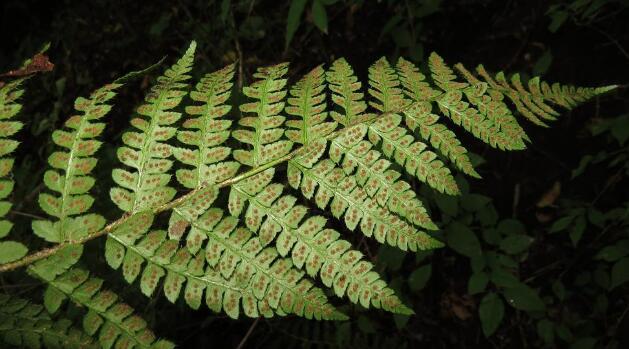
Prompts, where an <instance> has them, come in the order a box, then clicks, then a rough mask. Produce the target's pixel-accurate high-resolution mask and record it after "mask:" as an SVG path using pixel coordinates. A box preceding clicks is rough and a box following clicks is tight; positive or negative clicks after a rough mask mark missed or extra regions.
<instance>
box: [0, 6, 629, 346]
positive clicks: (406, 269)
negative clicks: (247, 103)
mask: <svg viewBox="0 0 629 349" xmlns="http://www.w3.org/2000/svg"><path fill="white" fill-rule="evenodd" d="M293 3H295V4H297V5H295V6H293V7H292V9H289V6H288V5H284V4H280V2H276V1H242V2H240V1H232V2H229V1H223V2H221V1H217V2H216V3H212V2H196V3H195V2H185V3H184V2H183V1H181V2H180V3H172V4H168V5H163V6H159V5H155V4H153V5H151V6H150V7H149V6H147V5H146V4H143V3H141V2H137V3H135V4H121V3H118V2H113V1H110V2H105V1H93V2H89V4H88V3H87V2H79V1H66V2H55V3H50V4H48V3H46V4H44V3H41V2H39V1H37V2H36V1H33V2H29V1H5V2H3V3H2V4H1V5H0V6H1V7H0V10H1V11H2V12H1V16H2V18H0V19H1V21H0V23H1V24H0V26H2V27H1V32H2V40H0V45H1V47H2V49H1V50H0V67H2V70H3V71H4V70H8V69H10V68H11V67H15V66H18V65H19V63H20V62H21V60H22V59H23V58H24V57H28V56H30V55H32V53H33V52H36V51H37V50H38V49H39V47H40V46H41V45H42V44H43V43H44V42H46V41H51V49H50V50H49V52H48V55H49V56H50V57H51V60H52V61H53V62H54V63H55V64H56V68H55V70H53V71H52V72H51V73H48V74H46V75H42V76H38V77H36V78H34V79H31V80H30V81H29V82H28V88H27V93H26V96H25V97H24V98H25V99H27V100H28V101H29V103H26V105H25V109H24V110H23V111H22V113H21V116H20V120H22V121H24V122H25V123H26V125H27V126H26V127H25V129H24V130H22V131H21V133H20V135H19V136H20V137H19V138H20V139H21V140H25V141H24V143H23V144H22V145H21V148H20V149H19V150H18V153H17V161H16V170H15V171H16V172H15V176H14V178H15V180H16V182H17V183H16V192H15V193H14V195H13V198H14V199H17V200H13V201H14V202H16V203H17V204H16V205H15V206H14V207H13V210H12V211H11V212H10V213H9V217H10V218H11V219H12V220H13V221H15V222H16V226H15V228H14V229H15V230H16V231H14V234H15V235H16V236H24V237H26V238H25V239H28V237H29V236H31V235H32V234H31V232H30V220H31V218H30V217H26V215H29V214H34V215H42V214H43V213H42V211H40V209H39V208H38V205H37V197H38V194H39V193H40V192H41V191H42V189H43V187H42V186H39V183H40V182H41V178H42V176H43V173H44V171H45V168H46V161H47V157H48V154H50V152H51V150H52V149H53V143H52V141H50V136H51V133H52V130H53V129H55V128H59V127H60V126H61V125H62V123H63V121H64V120H65V119H66V118H67V117H68V116H69V115H72V110H71V108H72V101H73V100H74V98H75V97H77V96H79V95H85V94H86V93H88V92H89V91H91V90H92V89H94V88H95V87H96V86H100V85H101V84H103V83H105V82H108V81H111V80H112V78H114V77H117V76H120V75H121V74H123V73H124V72H126V71H129V70H137V69H141V68H144V67H146V66H149V65H151V64H153V63H154V62H155V61H157V60H158V59H159V57H162V56H163V55H164V54H165V53H168V54H169V55H170V57H169V61H168V62H169V63H171V62H174V60H175V57H177V56H178V55H179V54H180V53H181V51H182V47H184V46H185V45H187V43H188V42H189V40H190V39H196V40H197V42H198V43H199V47H198V55H197V62H196V67H195V71H198V72H207V71H212V70H214V69H216V68H219V67H222V66H224V65H226V64H228V63H231V62H233V61H234V60H235V59H238V60H239V64H238V65H237V67H238V68H237V69H242V70H243V72H242V73H243V74H242V75H239V76H243V77H244V80H243V81H242V82H240V81H238V82H237V84H242V85H248V84H249V83H250V82H251V80H250V77H251V75H252V73H253V72H254V70H255V68H256V67H258V66H261V65H268V64H274V63H277V62H280V61H285V60H286V61H291V62H292V65H291V73H290V74H295V75H294V76H291V78H292V79H296V78H297V77H299V76H301V75H303V73H306V72H307V71H309V70H310V69H311V68H313V67H314V66H316V65H317V64H319V63H321V62H326V63H327V62H332V61H333V60H334V59H336V58H338V57H341V56H343V57H345V58H346V59H347V60H348V61H349V62H350V63H352V65H353V66H354V68H355V70H356V72H358V74H362V76H360V77H361V80H363V81H366V76H365V75H366V72H367V67H368V66H369V65H370V64H371V63H373V62H374V61H375V60H376V59H377V58H378V57H380V56H383V55H384V56H387V57H389V58H390V59H391V60H392V61H393V59H395V58H397V56H398V55H403V56H405V57H408V58H410V59H412V60H414V61H415V62H416V63H420V64H424V65H425V64H426V62H427V52H429V51H437V52H439V53H440V54H441V55H442V56H443V57H444V58H445V59H446V61H449V62H456V61H461V62H463V63H464V64H466V65H468V66H470V67H473V66H475V65H476V64H477V63H480V62H482V63H483V64H484V65H485V66H486V67H487V68H488V69H491V70H493V71H497V70H507V71H512V72H520V74H521V75H522V76H525V77H526V76H531V75H532V74H542V75H543V77H544V79H546V80H549V81H560V82H564V83H570V84H575V85H584V86H591V85H596V86H602V85H608V84H626V83H627V82H628V81H629V69H627V66H628V64H629V56H628V55H627V52H626V49H624V47H627V46H628V42H627V39H628V37H627V36H628V35H629V33H628V32H627V26H626V24H625V23H626V22H627V21H628V20H629V15H628V13H627V11H628V10H627V5H626V4H624V3H623V2H621V1H575V2H565V3H564V2H557V3H556V6H550V7H549V4H548V3H547V2H545V1H540V2H539V3H534V2H529V1H526V2H521V3H519V4H504V2H503V1H494V2H490V1H466V2H456V3H454V2H452V3H445V4H441V5H440V6H439V2H437V1H422V2H419V4H420V5H413V4H410V3H411V2H410V1H409V2H408V3H407V2H399V4H398V2H394V1H391V2H386V1H383V2H381V3H377V2H371V1H369V2H365V3H362V2H358V1H345V2H343V1H337V2H333V1H314V2H313V1H304V2H302V3H303V9H304V10H303V12H302V13H301V16H299V13H300V11H298V10H299V6H298V5H299V3H300V1H294V2H293ZM322 8H323V9H324V11H325V14H326V15H325V16H324V15H323V13H324V12H323V11H322ZM290 13H293V14H294V16H291V15H290ZM287 14H288V22H289V23H293V24H290V25H287V20H286V18H287ZM324 19H327V20H324ZM297 23H298V24H299V26H297V25H296V24H297ZM326 23H327V24H326ZM287 26H288V27H289V28H288V30H287ZM291 28H292V29H291ZM295 28H296V29H295ZM292 32H294V35H293V36H292V37H291V35H288V33H292ZM288 39H290V42H289V43H287V40H288ZM16 48H17V49H16ZM424 50H426V54H424V52H423V51H424ZM160 68H163V67H160ZM156 74H157V73H154V74H149V76H148V77H147V78H146V79H145V80H144V81H141V82H136V83H135V85H134V87H133V88H125V89H123V90H120V92H119V93H120V96H119V97H118V98H117V103H116V104H117V108H116V110H114V111H113V112H112V113H113V115H111V116H110V120H115V121H113V122H110V123H109V126H108V128H107V129H106V131H105V135H104V137H105V140H106V141H107V142H111V143H114V145H116V146H118V145H119V142H120V138H121V137H120V136H121V133H122V131H123V130H124V129H125V128H126V127H127V122H128V115H130V113H131V109H132V107H133V106H135V105H138V103H139V102H140V100H141V98H142V95H143V94H144V93H145V91H143V89H145V88H146V87H147V86H149V83H150V82H151V78H152V77H154V76H155V75H156ZM196 78H198V76H195V79H196ZM626 95H627V93H626V87H625V88H621V89H620V90H619V91H618V92H615V93H613V94H611V95H607V96H605V97H601V99H600V100H595V101H594V102H591V103H589V104H587V105H584V106H582V107H580V108H578V109H576V110H575V111H573V112H571V113H569V114H563V115H562V117H561V118H559V120H558V121H556V122H553V123H551V126H552V128H551V129H544V128H540V127H536V126H532V125H530V124H527V123H524V122H522V123H521V124H522V125H523V127H525V129H526V131H527V133H528V134H529V137H530V138H531V140H532V144H531V145H530V146H529V149H528V150H526V151H522V152H509V153H502V152H499V151H496V150H494V149H492V148H490V147H483V146H482V145H481V144H482V143H479V142H475V141H473V139H472V137H467V136H465V135H464V137H463V138H462V141H463V142H464V144H465V145H466V147H468V149H470V150H471V151H473V152H474V153H475V154H476V156H474V157H473V158H472V160H473V162H474V164H475V165H476V170H477V171H478V172H479V174H480V175H481V176H482V177H483V179H482V180H476V179H464V178H463V177H462V176H459V177H457V181H458V184H459V187H460V188H461V190H462V192H463V193H464V195H463V196H461V197H456V198H451V197H446V196H442V195H437V194H435V193H434V192H431V191H429V190H426V188H424V186H421V185H419V184H418V183H417V190H418V192H419V193H420V197H421V198H422V200H424V201H425V202H426V204H427V205H429V206H430V207H431V208H432V216H433V219H435V221H436V223H437V225H438V226H439V227H441V228H442V232H443V237H444V240H445V241H447V243H448V247H447V248H444V249H440V250H436V251H434V252H431V253H421V254H413V253H403V252H400V251H398V250H397V249H393V248H390V247H379V245H378V244H375V242H374V241H371V240H369V239H362V238H361V237H360V234H355V235H346V236H345V237H346V238H347V239H349V240H350V241H352V242H353V243H354V246H357V247H358V248H359V249H361V250H362V251H363V252H364V253H365V254H366V255H367V256H368V258H369V259H371V260H372V261H373V262H374V263H375V264H376V266H377V270H378V271H379V272H380V273H381V275H383V277H384V279H385V280H387V281H389V282H390V284H391V285H392V287H393V288H395V289H396V290H398V294H400V295H401V297H402V298H403V301H404V302H405V304H407V305H409V306H410V307H411V308H412V309H413V310H414V311H415V313H416V314H415V315H414V316H411V317H406V316H401V315H391V314H389V313H384V312H381V311H377V310H370V311H365V310H364V309H361V308H359V307H342V308H341V309H342V310H343V311H344V312H345V313H346V314H348V315H350V317H351V320H350V321H346V322H339V323H332V322H329V323H315V322H309V321H306V320H301V319H296V318H290V319H283V318H273V319H271V320H264V319H261V320H259V321H255V320H248V319H246V320H239V321H233V320H230V319H228V318H226V317H224V316H221V315H218V316H217V315H214V314H213V313H211V312H210V311H208V310H207V309H203V308H202V310H199V311H196V312H193V311H191V310H190V309H189V308H188V307H187V306H186V305H185V304H184V303H183V301H180V302H179V303H177V304H175V305H171V304H170V303H169V302H167V301H166V300H165V299H164V296H163V295H159V294H158V297H155V298H153V299H152V300H151V301H147V300H146V298H145V297H144V296H142V295H141V294H140V293H139V291H138V288H137V287H133V288H131V287H127V284H126V282H125V281H123V280H122V277H121V275H120V273H118V272H112V271H111V269H110V268H108V267H106V264H105V263H104V259H103V258H104V257H103V253H102V251H103V248H102V247H103V246H102V245H103V241H98V240H96V241H93V242H91V243H89V244H88V245H86V250H87V251H88V252H87V253H84V258H85V259H86V260H87V262H88V263H89V265H90V266H94V265H101V266H102V270H101V269H91V270H92V271H93V273H95V274H96V275H97V276H99V277H102V278H106V279H107V280H114V281H116V280H117V281H118V283H115V282H114V283H113V284H110V286H112V288H113V289H114V290H115V291H116V292H118V293H119V294H120V295H121V296H122V298H124V299H125V301H127V302H129V303H131V304H132V305H134V306H136V310H138V311H139V312H140V313H141V315H143V316H144V318H145V319H147V320H149V322H150V324H151V325H152V327H153V328H154V329H155V331H156V332H157V333H158V334H159V336H160V337H164V338H169V339H172V340H173V341H175V342H176V343H178V344H180V345H182V346H195V345H214V346H218V347H222V346H226V347H235V346H237V345H238V343H239V342H240V341H241V340H242V339H243V338H245V337H247V336H248V337H247V340H246V343H245V346H246V347H272V346H274V345H275V346H296V347H301V346H304V345H306V344H308V345H312V346H317V345H325V344H330V345H337V346H341V347H356V348H363V347H367V346H373V347H388V346H399V347H402V346H404V345H405V346H406V347H409V348H411V347H417V346H419V345H423V346H428V347H471V346H483V347H489V346H495V347H532V346H535V347H539V346H543V345H544V343H548V345H549V346H551V347H553V346H556V347H570V346H573V347H576V348H594V347H623V345H622V344H620V343H621V342H620V341H622V340H623V339H622V338H621V337H620V336H619V335H618V334H622V333H627V330H628V329H629V324H628V322H629V319H628V317H627V316H626V313H627V309H629V304H628V303H629V299H628V298H627V295H628V292H627V287H628V285H627V283H625V281H627V279H628V278H629V276H628V273H629V259H628V258H629V257H627V256H628V255H629V232H628V231H627V230H628V227H627V224H628V212H629V211H628V210H629V202H627V197H629V195H628V194H629V192H628V190H627V189H626V188H627V176H628V175H629V174H628V173H627V171H628V167H627V157H628V156H629V149H628V148H627V147H628V146H629V142H627V139H628V138H629V116H627V110H628V109H627V107H628V105H627V97H626ZM108 149H114V148H113V147H111V148H108ZM100 161H101V162H100V163H99V167H100V168H101V169H102V172H98V171H97V172H96V173H95V175H96V176H97V177H98V181H100V183H103V184H102V186H101V185H97V186H96V188H95V190H96V195H95V196H97V197H101V198H104V200H96V204H95V205H96V208H97V210H98V212H104V213H107V214H106V217H107V218H108V219H110V220H111V219H115V218H117V217H118V215H119V213H118V211H117V210H116V209H115V207H114V206H113V205H111V204H110V203H109V201H108V200H105V199H106V198H107V197H108V192H107V190H108V188H110V187H111V186H113V183H112V181H111V177H110V171H109V169H110V168H112V167H114V164H116V162H117V160H116V156H115V154H114V153H113V151H111V153H101V154H100ZM20 222H24V224H20ZM37 244H40V245H41V242H39V241H37V240H35V239H33V242H32V244H30V243H29V246H30V247H31V249H32V250H35V249H36V248H37V246H38V245H37ZM2 278H3V279H2V280H3V284H2V287H4V288H6V292H9V293H12V294H19V295H20V296H25V295H28V296H31V295H33V294H34V295H38V294H41V293H38V291H37V289H38V288H37V287H38V286H39V285H38V284H37V283H36V282H35V281H34V280H33V279H30V278H25V277H23V274H21V273H15V274H2ZM16 285H18V286H20V287H19V288H16ZM36 300H37V299H36ZM78 313H80V311H78V310H77V309H70V310H69V311H68V314H64V315H65V316H66V317H68V318H73V319H77V318H78V319H80V317H77V316H78V315H77V314H78ZM35 315H37V314H34V315H33V317H34V316H35ZM479 315H480V316H479ZM37 316H39V315H37ZM479 318H480V319H482V321H480V320H479ZM44 320H46V319H44ZM175 320H176V321H175ZM249 329H252V331H251V333H250V335H247V333H248V330H249ZM484 333H485V334H491V335H490V336H489V338H485V336H484ZM79 338H80V337H79ZM625 345H626V339H625Z"/></svg>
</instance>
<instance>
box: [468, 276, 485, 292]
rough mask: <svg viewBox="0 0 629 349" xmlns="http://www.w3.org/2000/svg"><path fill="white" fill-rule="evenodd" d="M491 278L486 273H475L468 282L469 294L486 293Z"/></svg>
mask: <svg viewBox="0 0 629 349" xmlns="http://www.w3.org/2000/svg"><path fill="white" fill-rule="evenodd" d="M488 282H489V276H488V275H487V273H485V272H479V273H473V274H472V276H471V277H470V279H469V280H468V282H467V293H469V294H471V295H475V294H478V293H481V292H483V291H485V288H486V287H487V283H488Z"/></svg>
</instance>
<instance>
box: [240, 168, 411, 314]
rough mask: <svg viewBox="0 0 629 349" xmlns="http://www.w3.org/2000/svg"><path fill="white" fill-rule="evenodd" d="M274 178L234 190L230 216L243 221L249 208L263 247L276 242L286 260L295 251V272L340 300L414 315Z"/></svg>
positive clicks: (259, 179)
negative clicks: (331, 290)
mask: <svg viewBox="0 0 629 349" xmlns="http://www.w3.org/2000/svg"><path fill="white" fill-rule="evenodd" d="M273 175H274V169H272V168H271V169H268V170H266V171H265V172H262V173H260V174H258V175H256V176H254V177H251V180H250V181H249V182H248V183H247V185H245V186H239V187H234V189H235V190H232V191H231V193H230V196H229V209H230V212H231V214H232V215H234V216H240V214H241V213H242V212H243V211H245V208H246V213H245V219H244V220H245V223H246V224H247V226H248V228H249V229H251V230H252V231H254V232H258V235H259V237H260V243H261V244H262V245H263V246H266V245H268V244H269V243H270V242H271V241H273V240H276V248H277V251H278V252H279V254H280V255H281V256H287V255H288V254H289V253H291V251H292V260H293V263H294V264H295V266H296V267H298V268H300V269H301V268H302V267H304V266H305V268H306V272H307V273H308V274H309V275H311V276H315V275H317V274H320V277H321V279H322V281H323V283H324V285H326V286H328V287H334V290H335V293H336V294H337V295H338V296H343V295H345V294H347V295H348V297H349V299H350V300H351V301H352V302H354V303H359V302H360V304H362V305H363V306H365V307H368V306H369V304H372V305H374V306H376V307H378V308H383V309H386V310H390V311H394V312H400V313H409V311H410V310H409V309H408V308H406V307H405V306H404V305H403V304H402V303H401V302H400V300H399V299H398V298H397V296H395V294H394V293H393V291H391V290H390V289H389V288H388V287H386V284H385V283H384V282H382V281H381V280H380V279H379V277H378V275H377V274H376V273H372V272H370V270H371V269H372V267H373V266H372V265H371V264H369V263H367V262H364V261H362V262H360V263H359V260H360V257H361V256H362V255H361V254H360V253H358V252H356V251H351V250H349V248H350V247H351V244H350V243H348V242H346V241H344V240H341V239H339V233H338V232H336V231H334V230H331V229H324V226H325V224H326V221H327V220H326V219H325V218H324V217H321V216H310V217H308V218H306V216H307V214H308V209H307V208H306V207H305V206H301V205H296V202H297V199H296V198H295V197H293V196H291V195H282V191H283V186H282V185H279V184H272V183H271V181H272V179H273ZM247 202H248V203H249V204H248V206H247V207H245V206H246V203H247ZM276 237H277V239H275V238H276ZM346 258H347V259H346Z"/></svg>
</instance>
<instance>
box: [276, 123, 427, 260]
mask: <svg viewBox="0 0 629 349" xmlns="http://www.w3.org/2000/svg"><path fill="white" fill-rule="evenodd" d="M357 128H358V127H357ZM353 139H354V138H349V137H340V139H337V140H335V142H338V143H339V144H341V146H343V147H345V148H349V147H348V146H347V142H349V141H351V140H353ZM366 143H367V144H368V142H366ZM318 145H319V146H318V147H311V149H312V150H311V151H309V152H308V153H306V154H304V155H303V156H300V157H298V158H296V159H294V161H292V162H291V165H292V166H290V165H289V173H288V176H289V183H290V184H291V186H293V187H294V188H295V189H301V191H302V192H303V194H304V196H306V197H307V198H309V199H311V198H313V196H314V197H315V202H316V204H317V206H318V207H319V208H321V209H326V208H327V206H328V204H329V205H330V211H331V212H332V215H334V216H335V217H336V218H341V217H343V218H344V221H345V225H346V226H347V228H348V229H350V230H354V229H356V227H357V226H359V224H360V230H361V231H362V232H363V234H365V235H366V236H372V235H373V236H374V237H375V239H376V240H377V241H378V242H380V243H387V244H389V245H391V246H396V247H399V248H401V249H403V250H407V249H410V250H412V251H416V250H417V249H426V248H430V247H434V246H435V245H437V244H438V242H437V241H435V240H434V239H432V238H431V237H430V236H428V235H427V234H426V233H424V232H422V231H417V230H416V229H415V228H413V227H412V226H410V225H409V224H408V223H406V222H405V221H404V220H402V219H400V218H399V217H398V216H396V215H394V214H391V213H390V212H388V210H387V209H386V208H384V207H382V206H380V205H379V204H378V202H377V201H376V200H375V199H373V198H371V197H369V195H368V194H367V193H366V192H365V190H364V189H363V188H362V187H360V186H359V185H358V183H357V182H356V178H354V176H348V175H347V174H346V173H345V172H344V171H343V169H341V168H339V167H336V166H335V164H334V162H333V161H332V160H330V159H323V160H321V161H319V159H320V158H321V156H322V155H323V153H324V151H325V143H324V142H321V143H319V144H318ZM344 165H345V166H346V168H348V169H347V171H348V172H350V173H351V172H353V167H354V166H355V164H354V163H351V161H345V163H344Z"/></svg>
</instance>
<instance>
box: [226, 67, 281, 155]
mask: <svg viewBox="0 0 629 349" xmlns="http://www.w3.org/2000/svg"><path fill="white" fill-rule="evenodd" d="M287 71H288V63H281V64H277V65H274V66H270V67H263V68H258V70H257V72H256V73H255V74H253V77H254V78H256V79H257V80H256V81H255V82H254V83H253V84H251V85H250V86H246V87H244V88H243V89H242V92H243V94H244V95H245V96H247V97H249V98H253V99H255V100H256V102H250V103H245V104H242V105H241V106H240V111H241V112H243V113H245V116H244V117H243V118H241V119H240V120H238V124H239V125H240V126H242V127H246V128H252V129H253V131H249V130H246V129H238V130H236V131H234V132H233V133H232V136H233V137H234V138H236V139H237V140H238V141H240V142H242V143H246V144H250V145H251V147H252V149H251V150H243V149H238V150H235V151H234V159H236V160H238V161H239V162H240V163H241V164H243V165H248V166H251V167H256V166H260V165H264V164H267V163H270V162H271V161H273V160H275V159H278V158H281V157H282V156H284V155H286V154H288V152H290V150H291V148H292V146H293V142H291V141H289V140H283V139H281V138H282V135H284V129H283V128H282V125H283V124H284V121H285V120H286V118H285V117H284V116H282V115H279V114H280V113H281V112H282V110H284V104H285V103H284V97H286V89H285V87H286V81H287V80H286V79H285V78H283V77H284V75H286V72H287ZM252 115H255V116H252Z"/></svg>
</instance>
